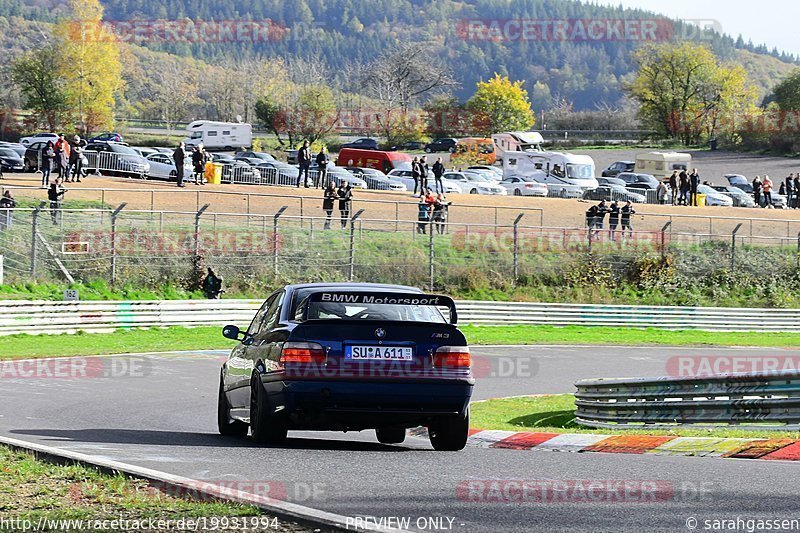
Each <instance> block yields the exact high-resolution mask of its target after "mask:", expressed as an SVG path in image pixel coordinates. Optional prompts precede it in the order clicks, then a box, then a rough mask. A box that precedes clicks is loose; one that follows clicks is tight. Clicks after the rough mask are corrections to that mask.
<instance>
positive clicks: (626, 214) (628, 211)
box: [620, 200, 636, 237]
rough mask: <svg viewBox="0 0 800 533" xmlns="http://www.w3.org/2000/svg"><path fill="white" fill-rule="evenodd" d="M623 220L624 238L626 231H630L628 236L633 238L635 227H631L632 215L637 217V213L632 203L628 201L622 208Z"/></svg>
mask: <svg viewBox="0 0 800 533" xmlns="http://www.w3.org/2000/svg"><path fill="white" fill-rule="evenodd" d="M620 214H621V220H622V236H623V237H625V230H626V229H627V230H628V234H629V235H630V236H631V237H633V226H632V225H631V215H635V214H636V211H635V210H634V209H633V204H631V201H630V200H628V201H627V202H625V205H623V206H622V209H620Z"/></svg>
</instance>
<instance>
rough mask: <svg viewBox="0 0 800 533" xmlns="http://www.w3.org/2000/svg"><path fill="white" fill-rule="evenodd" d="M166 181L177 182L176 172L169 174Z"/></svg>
mask: <svg viewBox="0 0 800 533" xmlns="http://www.w3.org/2000/svg"><path fill="white" fill-rule="evenodd" d="M167 181H178V171H177V170H173V171H172V172H170V173H169V179H168V180H167Z"/></svg>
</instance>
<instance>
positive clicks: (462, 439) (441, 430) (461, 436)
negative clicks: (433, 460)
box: [428, 408, 469, 452]
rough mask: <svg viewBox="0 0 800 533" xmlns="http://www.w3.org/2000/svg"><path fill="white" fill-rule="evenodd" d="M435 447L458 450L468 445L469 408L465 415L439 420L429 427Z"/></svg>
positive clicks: (437, 448) (429, 433)
mask: <svg viewBox="0 0 800 533" xmlns="http://www.w3.org/2000/svg"><path fill="white" fill-rule="evenodd" d="M428 435H429V437H430V439H431V445H433V449H434V450H436V451H439V452H457V451H458V450H463V449H464V446H466V445H467V437H468V436H469V408H467V412H466V413H464V416H454V417H450V418H445V419H443V420H440V421H437V422H436V423H435V424H431V425H430V426H429V427H428Z"/></svg>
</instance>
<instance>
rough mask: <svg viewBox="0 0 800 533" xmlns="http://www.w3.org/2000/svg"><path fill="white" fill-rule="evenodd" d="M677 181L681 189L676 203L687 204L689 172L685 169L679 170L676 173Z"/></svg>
mask: <svg viewBox="0 0 800 533" xmlns="http://www.w3.org/2000/svg"><path fill="white" fill-rule="evenodd" d="M678 181H679V186H680V189H681V193H680V197H679V198H678V205H689V174H687V173H686V170H681V173H680V174H678Z"/></svg>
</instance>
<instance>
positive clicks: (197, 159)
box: [172, 141, 212, 187]
mask: <svg viewBox="0 0 800 533" xmlns="http://www.w3.org/2000/svg"><path fill="white" fill-rule="evenodd" d="M187 156H189V157H191V158H192V171H193V172H192V177H193V179H194V184H195V185H205V184H206V180H205V173H206V164H207V163H209V162H210V161H211V160H212V158H211V153H210V152H208V151H206V149H205V147H204V146H203V143H198V144H197V146H195V147H194V150H192V151H191V152H189V151H188V150H187V149H186V144H185V143H184V142H183V141H181V143H180V144H179V145H178V147H177V148H176V149H175V151H174V152H172V160H173V161H174V162H175V172H176V173H177V182H178V187H186V184H185V183H184V178H185V176H184V175H183V166H184V165H185V164H186V157H187Z"/></svg>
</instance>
